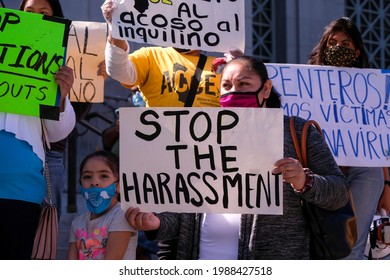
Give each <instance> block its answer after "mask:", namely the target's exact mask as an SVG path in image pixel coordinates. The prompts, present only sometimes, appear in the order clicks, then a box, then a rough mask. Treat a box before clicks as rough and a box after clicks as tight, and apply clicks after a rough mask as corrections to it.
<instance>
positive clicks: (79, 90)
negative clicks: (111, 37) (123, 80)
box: [66, 21, 107, 103]
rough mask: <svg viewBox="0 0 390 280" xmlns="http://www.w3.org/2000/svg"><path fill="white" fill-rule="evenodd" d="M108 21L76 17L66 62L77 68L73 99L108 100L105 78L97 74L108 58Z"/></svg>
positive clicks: (71, 27)
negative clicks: (88, 20) (106, 53)
mask: <svg viewBox="0 0 390 280" xmlns="http://www.w3.org/2000/svg"><path fill="white" fill-rule="evenodd" d="M106 38H107V24H106V23H103V22H87V21H73V22H72V25H71V26H70V31H69V39H68V51H67V56H66V65H68V66H69V67H70V68H72V69H73V72H74V76H75V79H74V83H73V87H72V90H71V92H70V101H73V102H92V103H102V102H104V78H103V77H102V76H98V75H97V71H98V64H99V63H100V62H102V61H104V49H105V46H106Z"/></svg>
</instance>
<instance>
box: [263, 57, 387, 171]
mask: <svg viewBox="0 0 390 280" xmlns="http://www.w3.org/2000/svg"><path fill="white" fill-rule="evenodd" d="M267 68H268V73H269V77H270V79H271V80H272V83H273V85H274V86H275V88H276V89H277V90H278V92H279V93H280V94H281V97H282V103H283V109H284V113H285V114H286V115H296V116H300V117H302V118H304V119H314V120H316V121H317V122H318V123H319V124H320V125H321V127H322V129H323V133H324V137H325V140H326V141H327V143H328V146H329V147H330V149H331V151H332V152H333V155H334V157H335V159H336V161H337V163H338V164H339V165H346V166H377V167H379V166H389V165H390V161H389V156H390V154H389V151H390V135H389V132H390V107H389V96H390V75H389V74H386V73H382V71H381V70H377V69H358V68H340V67H330V66H313V65H292V64H267Z"/></svg>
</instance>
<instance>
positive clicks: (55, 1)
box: [19, 0, 64, 18]
mask: <svg viewBox="0 0 390 280" xmlns="http://www.w3.org/2000/svg"><path fill="white" fill-rule="evenodd" d="M27 1H28V0H23V1H22V3H20V5H19V11H23V10H24V6H26V2H27ZM46 1H47V2H48V3H49V5H50V6H51V9H52V10H53V16H55V17H61V18H63V17H64V13H63V12H62V8H61V3H60V0H46Z"/></svg>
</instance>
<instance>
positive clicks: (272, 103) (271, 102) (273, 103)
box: [222, 55, 282, 108]
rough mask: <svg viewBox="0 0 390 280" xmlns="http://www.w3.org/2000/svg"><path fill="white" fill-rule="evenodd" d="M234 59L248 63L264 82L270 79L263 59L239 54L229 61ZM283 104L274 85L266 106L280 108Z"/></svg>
mask: <svg viewBox="0 0 390 280" xmlns="http://www.w3.org/2000/svg"><path fill="white" fill-rule="evenodd" d="M233 61H243V62H244V63H245V64H246V65H248V66H249V67H250V68H252V69H253V71H254V72H256V73H257V74H258V75H259V77H260V80H261V81H262V82H263V83H265V82H266V81H267V80H268V79H269V77H268V71H267V67H266V66H265V64H264V62H263V61H262V60H261V59H259V58H256V57H254V56H248V55H242V56H238V57H237V58H235V59H233V60H232V61H230V62H229V63H231V62H233ZM225 68H226V67H224V69H225ZM222 72H223V70H222ZM281 105H282V102H281V100H280V94H279V93H278V92H277V91H276V89H275V88H274V87H273V86H272V88H271V92H270V95H269V97H268V98H267V100H266V106H267V108H280V107H281Z"/></svg>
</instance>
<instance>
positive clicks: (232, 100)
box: [220, 83, 265, 108]
mask: <svg viewBox="0 0 390 280" xmlns="http://www.w3.org/2000/svg"><path fill="white" fill-rule="evenodd" d="M264 85H265V83H263V84H262V85H261V86H260V88H259V89H258V90H256V91H230V92H227V93H225V94H224V95H221V98H220V103H221V107H242V108H261V107H263V105H264V103H265V98H263V101H262V102H261V104H260V103H259V98H258V95H259V93H260V92H261V91H262V90H263V88H264Z"/></svg>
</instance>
